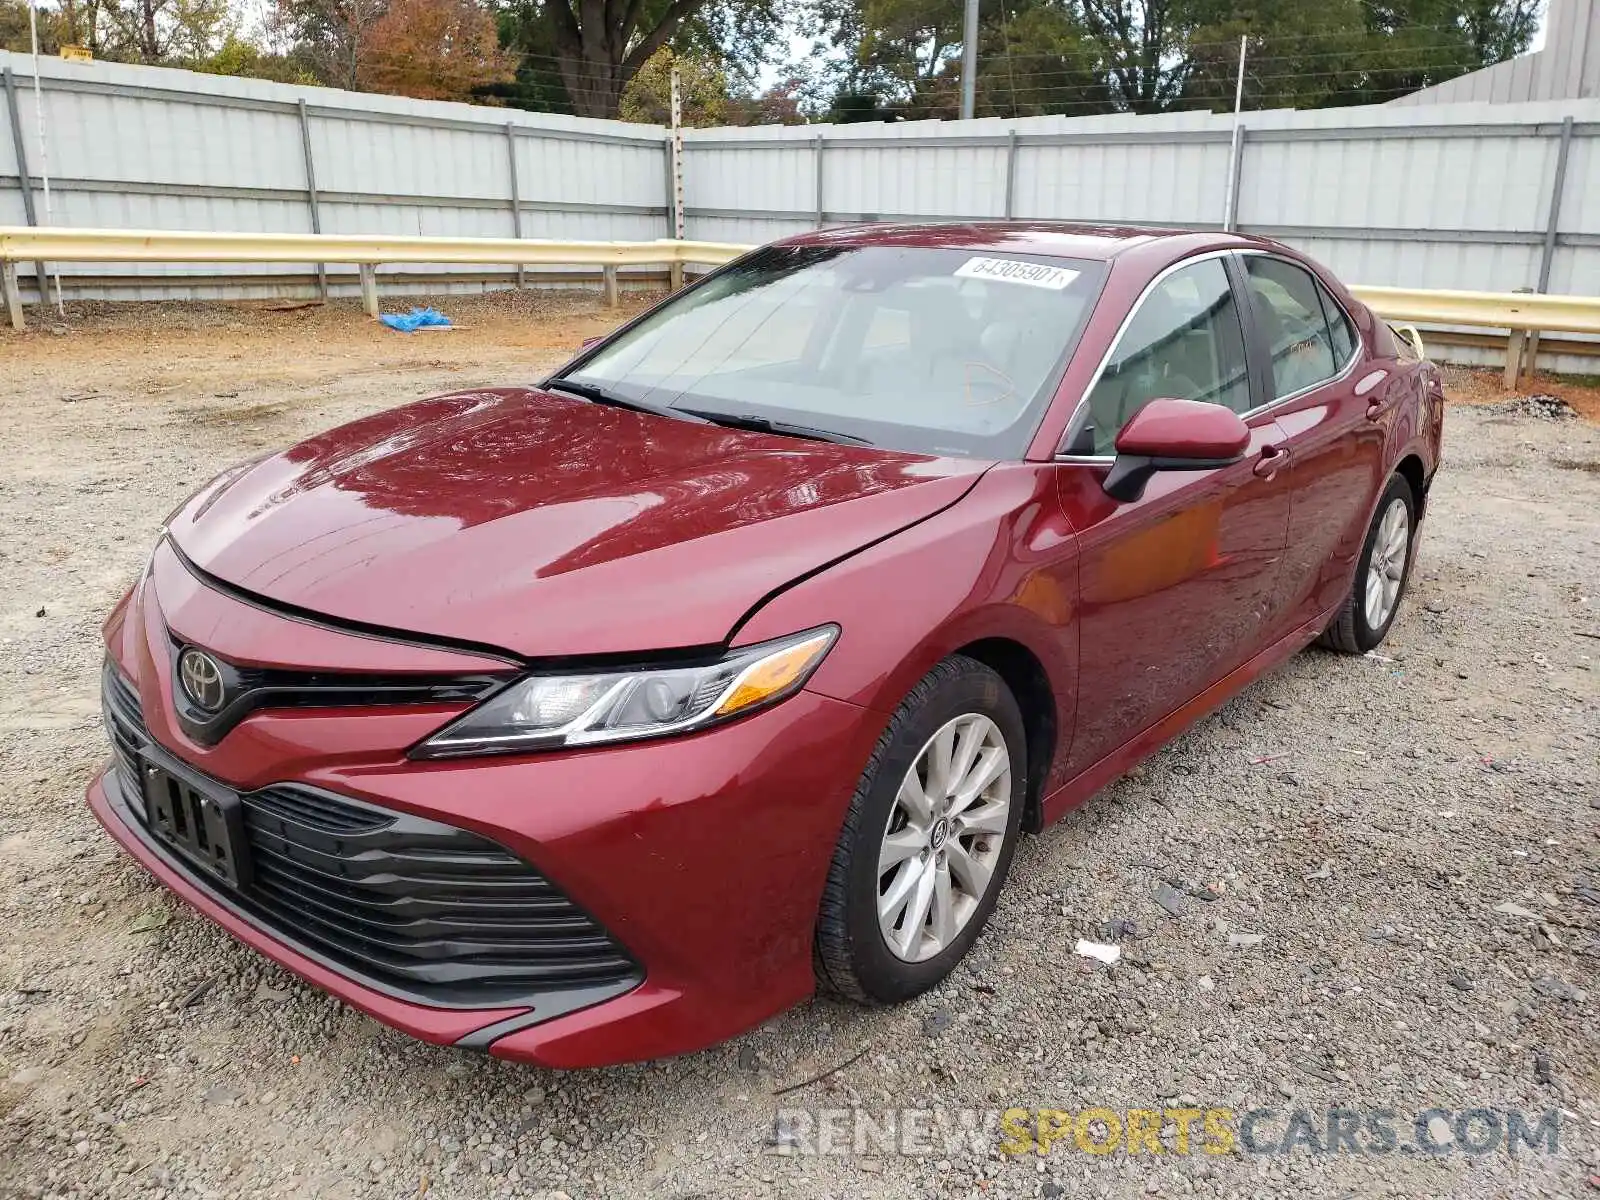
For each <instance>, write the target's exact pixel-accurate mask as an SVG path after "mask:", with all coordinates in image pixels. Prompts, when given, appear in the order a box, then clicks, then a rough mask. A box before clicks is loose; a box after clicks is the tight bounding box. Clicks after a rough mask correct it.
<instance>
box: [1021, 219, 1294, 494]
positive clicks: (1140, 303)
mask: <svg viewBox="0 0 1600 1200" xmlns="http://www.w3.org/2000/svg"><path fill="white" fill-rule="evenodd" d="M1236 253H1238V251H1237V250H1236V249H1235V248H1232V247H1230V248H1228V249H1226V250H1206V251H1204V252H1203V253H1200V254H1196V255H1192V256H1191V257H1189V258H1180V259H1179V260H1178V261H1177V262H1175V263H1169V264H1168V265H1167V266H1165V267H1163V268H1162V269H1161V271H1160V273H1159V274H1157V275H1156V276H1155V278H1153V279H1152V280H1150V282H1149V283H1147V284H1145V285H1144V290H1142V291H1141V292H1140V293H1139V298H1138V299H1137V300H1135V301H1134V302H1133V305H1132V306H1131V307H1130V308H1129V309H1128V314H1127V316H1125V317H1123V318H1122V322H1121V324H1119V325H1118V326H1117V332H1116V333H1115V334H1114V335H1113V336H1112V338H1111V344H1110V345H1108V346H1107V347H1106V352H1105V354H1103V355H1101V357H1100V363H1099V365H1098V366H1096V367H1095V369H1094V374H1093V375H1092V376H1090V378H1089V382H1088V384H1087V385H1086V386H1085V387H1084V389H1083V395H1081V396H1079V397H1078V402H1077V403H1076V404H1074V405H1073V406H1072V415H1071V416H1069V417H1068V418H1067V424H1066V428H1065V429H1063V430H1062V432H1061V440H1060V441H1059V442H1057V443H1056V453H1055V454H1054V455H1052V456H1051V459H1050V461H1051V462H1058V463H1108V462H1115V461H1116V457H1117V456H1116V455H1115V454H1064V453H1062V452H1061V447H1062V446H1064V445H1066V443H1067V436H1068V434H1069V433H1070V432H1071V430H1072V424H1073V422H1074V421H1076V420H1077V419H1078V414H1079V413H1080V412H1082V411H1083V408H1084V406H1085V405H1086V404H1088V403H1089V396H1090V394H1091V393H1093V391H1094V389H1095V388H1097V387H1098V386H1100V379H1101V376H1103V375H1104V374H1105V373H1106V367H1107V366H1108V365H1109V364H1110V362H1111V356H1112V355H1113V354H1115V353H1116V352H1117V347H1118V346H1119V345H1121V344H1122V338H1123V335H1124V334H1126V333H1127V332H1128V326H1129V325H1131V324H1133V318H1134V317H1136V316H1138V315H1139V310H1140V309H1141V308H1143V307H1144V302H1145V301H1146V300H1148V299H1149V298H1150V293H1151V292H1153V291H1155V290H1156V288H1158V287H1160V286H1161V284H1162V283H1163V282H1164V281H1165V280H1166V279H1167V277H1168V276H1170V275H1175V274H1177V272H1179V271H1181V270H1183V269H1184V268H1186V267H1192V266H1194V265H1195V264H1196V263H1202V262H1205V261H1207V260H1208V259H1213V258H1216V259H1225V258H1227V257H1228V256H1229V255H1230V254H1236ZM1107 278H1108V279H1109V273H1108V276H1107ZM1232 286H1233V283H1232V280H1230V281H1229V288H1230V289H1231V288H1232ZM1234 307H1235V308H1237V307H1238V303H1237V301H1236V302H1235V304H1234ZM1241 320H1242V318H1241ZM1248 352H1249V347H1248V345H1247V346H1246V353H1247V354H1248ZM1317 386H1318V387H1320V386H1322V385H1321V384H1318V385H1317Z"/></svg>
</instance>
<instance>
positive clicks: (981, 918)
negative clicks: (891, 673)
mask: <svg viewBox="0 0 1600 1200" xmlns="http://www.w3.org/2000/svg"><path fill="white" fill-rule="evenodd" d="M1027 761H1028V754H1027V742H1026V738H1025V735H1024V733H1023V726H1022V714H1021V713H1020V711H1019V710H1018V708H1017V702H1016V699H1015V697H1013V696H1012V694H1011V689H1010V688H1008V687H1007V686H1006V684H1005V681H1004V680H1003V679H1001V678H1000V676H999V675H998V674H996V673H995V672H994V671H993V670H991V669H990V668H988V667H986V666H984V665H983V664H982V663H980V662H977V661H976V660H974V659H970V658H966V657H964V656H962V655H955V656H952V657H951V658H948V659H946V660H945V661H944V662H942V663H940V664H939V665H938V666H937V667H935V668H934V669H933V670H932V671H930V672H929V673H928V674H927V675H926V676H925V677H924V678H923V679H922V681H921V682H920V683H918V684H917V686H916V687H914V688H913V689H912V690H911V694H910V695H908V696H907V697H906V698H905V700H904V701H902V702H901V704H900V707H899V708H898V709H897V710H896V711H895V714H894V717H893V718H892V719H891V720H890V722H889V727H888V728H887V729H886V730H884V733H883V736H882V737H880V738H879V739H878V743H877V746H876V747H875V748H874V750H873V753H872V757H871V759H870V760H869V761H868V763H867V769H866V771H865V772H864V773H863V775H862V777H861V781H860V783H859V784H858V785H857V787H856V791H855V795H854V796H853V797H852V798H851V802H850V811H849V813H848V814H847V816H846V817H845V823H844V828H843V830H842V831H841V832H840V835H839V844H838V846H837V847H836V848H835V850H834V855H833V862H832V864H831V865H830V867H829V870H828V881H827V886H826V888H825V889H824V892H823V899H822V908H821V911H820V912H819V913H818V917H817V936H816V966H817V979H818V983H819V984H820V985H821V986H822V987H824V988H825V989H827V990H829V991H832V992H835V993H837V994H839V995H843V996H847V997H849V998H851V999H854V1000H858V1001H862V1002H864V1003H888V1002H894V1001H899V1000H906V999H909V998H910V997H912V996H915V995H917V994H918V993H920V992H923V991H926V990H927V989H928V988H930V987H932V986H933V985H934V984H936V983H938V982H939V981H940V980H941V979H943V978H944V977H945V976H946V975H948V974H949V973H950V971H951V970H952V969H953V968H954V967H955V965H956V963H958V962H959V961H961V958H962V956H963V955H965V954H966V952H967V950H968V948H970V947H971V945H972V943H973V942H974V941H975V940H976V939H977V936H978V933H979V931H980V930H981V929H982V928H983V925H984V922H985V921H987V920H988V918H989V913H990V911H991V910H992V909H993V908H994V904H995V899H996V897H997V896H998V894H999V891H1000V886H1001V883H1002V882H1003V881H1004V879H1005V876H1006V871H1007V869H1008V868H1009V867H1010V865H1011V856H1012V854H1013V853H1014V852H1015V850H1016V844H1017V838H1018V836H1019V831H1020V829H1021V825H1022V809H1023V803H1024V798H1025V797H1026V795H1027V788H1028V781H1027Z"/></svg>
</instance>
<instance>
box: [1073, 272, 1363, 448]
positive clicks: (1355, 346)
mask: <svg viewBox="0 0 1600 1200" xmlns="http://www.w3.org/2000/svg"><path fill="white" fill-rule="evenodd" d="M1233 253H1235V254H1237V255H1238V256H1239V257H1240V258H1244V257H1245V256H1247V255H1248V256H1251V257H1256V258H1272V259H1276V260H1277V261H1278V262H1281V263H1284V264H1286V265H1288V266H1291V267H1297V268H1298V269H1300V270H1302V271H1304V272H1305V273H1306V274H1307V275H1309V276H1311V282H1312V283H1314V284H1315V285H1316V286H1317V288H1318V290H1319V291H1321V292H1325V293H1326V294H1327V297H1328V299H1330V300H1332V301H1333V303H1334V305H1335V306H1336V307H1337V308H1338V309H1339V311H1340V312H1341V313H1342V314H1344V319H1345V320H1346V321H1349V322H1350V329H1351V332H1352V333H1353V334H1354V336H1353V337H1352V338H1351V339H1350V360H1349V361H1348V362H1346V363H1345V364H1344V366H1342V367H1340V368H1339V370H1337V371H1335V372H1334V373H1333V374H1332V375H1329V376H1328V377H1327V378H1326V379H1319V380H1317V382H1316V383H1313V384H1310V385H1309V386H1307V387H1303V388H1300V389H1299V390H1298V391H1294V392H1290V393H1289V394H1288V395H1287V396H1278V397H1277V398H1275V399H1273V400H1269V401H1268V402H1267V403H1266V404H1263V405H1262V406H1261V407H1260V408H1252V409H1251V410H1250V411H1249V412H1247V413H1240V414H1239V415H1240V418H1241V419H1242V420H1248V419H1249V418H1251V417H1257V416H1260V415H1261V414H1262V413H1265V412H1270V411H1272V410H1273V409H1274V408H1277V407H1278V405H1280V404H1287V403H1289V402H1290V401H1291V400H1298V399H1300V397H1302V396H1309V395H1310V394H1311V393H1312V392H1315V391H1318V390H1319V389H1321V388H1325V387H1327V386H1328V385H1329V384H1333V383H1339V382H1340V381H1342V380H1343V379H1344V378H1345V377H1346V376H1348V375H1349V374H1350V373H1351V372H1352V371H1354V370H1355V368H1356V364H1357V363H1359V362H1360V361H1361V327H1360V326H1359V325H1357V324H1356V322H1355V318H1354V317H1352V316H1351V315H1350V312H1349V310H1348V309H1346V308H1345V306H1344V304H1343V302H1342V301H1340V299H1339V297H1337V296H1335V295H1334V294H1333V292H1332V291H1331V290H1330V289H1329V288H1328V285H1327V284H1325V283H1323V282H1322V280H1321V279H1320V278H1319V277H1318V275H1317V273H1316V272H1315V271H1313V270H1312V269H1311V268H1310V267H1308V266H1306V264H1305V263H1300V262H1295V260H1294V259H1292V258H1285V257H1284V256H1283V255H1281V254H1276V253H1274V252H1273V251H1271V250H1256V249H1241V250H1236V251H1234V252H1233ZM1329 334H1330V337H1331V335H1332V330H1329ZM1329 349H1332V346H1331V344H1330V346H1329ZM1267 367H1268V371H1269V374H1270V370H1271V367H1272V364H1271V363H1268V364H1267ZM1073 415H1074V416H1076V415H1077V414H1076V413H1074V414H1073Z"/></svg>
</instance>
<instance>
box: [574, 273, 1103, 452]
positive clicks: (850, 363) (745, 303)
mask: <svg viewBox="0 0 1600 1200" xmlns="http://www.w3.org/2000/svg"><path fill="white" fill-rule="evenodd" d="M1103 274H1104V264H1102V263H1098V262H1089V261H1083V260H1078V259H1066V258H1053V257H1046V256H1042V255H1033V254H1012V253H1009V252H1000V251H996V252H992V253H990V254H976V253H974V252H972V251H970V250H949V249H927V248H920V247H902V246H775V247H768V248H766V249H763V250H759V251H757V252H756V253H754V254H752V255H750V256H749V257H748V258H745V259H743V260H741V261H740V262H738V263H736V264H734V265H733V266H731V267H729V268H727V269H726V270H724V271H721V272H719V273H717V274H716V275H714V276H712V277H711V278H709V279H707V280H706V281H705V282H703V283H701V284H700V285H699V286H697V287H695V288H693V289H692V290H690V291H688V292H686V293H684V295H683V296H682V298H680V299H678V300H674V301H672V302H670V303H668V304H666V305H665V306H663V307H662V308H660V309H659V310H657V311H656V312H653V313H651V314H650V315H649V316H648V317H646V318H645V319H644V320H642V321H640V322H639V323H638V324H637V325H634V326H633V327H632V328H630V329H628V330H625V331H624V332H623V333H621V334H619V335H618V336H617V337H616V338H615V339H614V340H612V341H610V342H609V343H607V344H606V345H604V346H602V347H600V348H598V349H597V350H595V351H594V352H593V353H592V354H591V355H590V357H588V358H587V359H585V360H584V361H583V362H582V363H581V364H580V365H579V366H577V367H575V368H573V369H572V370H570V371H568V372H566V373H565V375H564V376H563V378H568V379H571V380H573V381H575V382H578V383H583V384H589V385H591V386H594V387H600V388H604V389H605V390H606V391H607V392H609V393H612V394H613V395H615V396H619V397H621V398H623V399H625V400H632V401H640V402H644V403H648V404H652V405H668V406H671V407H672V408H675V409H681V410H685V411H694V412H698V413H701V414H703V415H705V416H713V415H717V416H726V417H729V418H747V419H748V418H757V419H761V420H767V421H771V422H772V423H773V425H774V426H775V427H788V428H789V429H790V430H791V431H792V430H793V429H794V428H795V427H801V428H810V429H813V430H817V431H825V432H829V433H833V434H836V435H840V436H841V437H845V438H849V439H852V440H863V441H866V442H870V443H871V444H872V445H875V446H884V447H888V448H891V449H896V450H909V451H914V452H918V453H927V454H947V455H959V456H968V457H978V458H1020V457H1021V455H1022V453H1023V452H1024V451H1025V450H1026V448H1027V445H1028V442H1029V440H1030V439H1031V438H1032V436H1033V432H1034V430H1035V428H1036V427H1037V425H1038V423H1039V419H1040V417H1041V415H1042V413H1043V410H1044V406H1045V405H1046V404H1047V403H1048V402H1049V399H1050V396H1051V394H1052V392H1053V390H1054V388H1055V384H1056V383H1057V381H1058V380H1059V379H1060V377H1061V372H1062V370H1063V369H1064V368H1065V366H1066V362H1067V359H1068V357H1069V355H1070V353H1071V350H1072V348H1073V347H1074V345H1075V344H1076V343H1077V339H1078V334H1079V332H1080V331H1081V329H1082V327H1083V324H1084V321H1085V319H1086V318H1087V316H1088V314H1089V311H1090V309H1091V308H1093V306H1094V300H1095V297H1096V296H1097V295H1098V294H1099V290H1100V282H1101V279H1102V276H1103Z"/></svg>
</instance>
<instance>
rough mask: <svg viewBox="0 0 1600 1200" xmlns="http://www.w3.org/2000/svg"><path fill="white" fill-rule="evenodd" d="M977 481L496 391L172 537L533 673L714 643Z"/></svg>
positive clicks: (305, 467) (218, 568)
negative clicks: (558, 659) (492, 652)
mask: <svg viewBox="0 0 1600 1200" xmlns="http://www.w3.org/2000/svg"><path fill="white" fill-rule="evenodd" d="M989 465H990V464H988V463H985V462H980V461H975V460H967V459H950V458H930V457H926V456H921V455H913V454H903V453H898V452H887V451H882V450H876V449H871V448H864V447H855V446H841V445H835V444H832V443H828V442H816V441H803V440H799V439H796V438H786V437H776V436H770V435H766V434H759V433H751V432H748V431H743V430H734V429H727V428H722V427H719V426H714V425H701V424H693V423H690V422H686V421H678V420H673V419H671V418H666V417H658V416H653V415H650V414H647V413H638V412H633V411H629V410H624V409H616V408H607V407H602V406H600V405H597V404H590V403H588V402H586V401H582V400H575V399H571V398H568V397H566V396H558V395H555V394H552V393H549V392H543V391H537V390H530V389H495V390H489V391H473V392H459V393H454V394H451V395H448V396H440V397H437V398H435V399H432V400H425V401H422V402H420V403H417V404H413V405H409V406H407V407H405V408H400V409H395V410H391V411H388V412H384V413H380V414H378V415H376V416H372V417H368V418H366V419H364V420H360V421H357V422H355V423H353V424H350V425H346V426H344V427H342V428H340V429H335V430H333V431H331V432H329V433H326V434H322V435H320V436H318V437H315V438H312V439H310V440H309V441H305V442H302V443H300V444H299V445H298V446H295V447H293V448H292V449H289V450H287V451H284V452H283V453H281V454H277V455H274V456H272V457H270V458H266V459H264V460H261V461H260V462H257V463H254V464H251V465H249V466H247V467H243V468H237V469H235V470H234V471H233V472H228V473H225V474H224V475H223V476H221V477H220V478H219V479H218V481H216V482H215V483H213V484H212V485H210V486H208V487H206V488H203V489H201V491H200V492H199V493H197V494H196V495H195V496H194V497H193V498H192V499H191V500H190V501H189V502H188V503H187V504H185V505H184V507H183V508H182V509H180V510H179V512H178V513H176V514H174V516H173V518H172V519H171V520H170V521H169V523H168V527H169V531H170V535H171V537H172V539H173V541H174V542H175V543H176V545H177V546H178V548H179V549H180V550H181V551H182V552H183V554H184V556H185V557H186V558H188V559H189V561H190V562H191V563H192V564H193V565H194V566H196V567H198V568H200V570H201V571H203V572H205V573H207V574H209V575H211V576H214V577H215V578H217V579H220V580H222V581H223V582H224V583H227V584H231V585H233V586H234V587H236V588H238V589H240V590H242V591H244V592H247V593H251V594H253V595H256V596H259V597H262V598H265V599H266V600H269V601H275V602H278V603H279V604H283V605H286V606H292V607H294V608H297V609H303V610H308V611H310V612H312V613H317V614H322V615H325V616H327V617H331V618H334V619H336V620H339V621H343V622H348V623H357V624H360V625H366V626H375V627H380V628H382V629H386V630H393V631H396V632H404V633H410V634H418V635H424V636H431V637H436V638H440V639H447V640H450V641H455V642H462V643H470V644H473V645H476V646H483V647H493V648H497V649H501V650H506V651H510V652H512V653H514V654H517V655H521V656H525V657H544V656H566V655H594V654H608V653H632V652H638V651H645V650H652V649H668V648H678V647H693V646H710V645H715V644H718V643H720V642H722V641H724V640H725V639H726V638H727V637H728V636H729V634H730V633H731V632H732V631H733V629H734V627H735V625H736V624H737V623H738V622H739V621H740V619H741V618H742V617H743V616H744V615H745V614H746V613H748V612H749V611H750V610H751V609H752V608H753V607H755V606H756V605H757V604H759V603H760V602H761V600H762V599H763V598H764V597H766V596H768V595H769V594H771V593H772V592H773V591H774V590H776V589H779V588H781V587H783V586H784V585H785V584H787V583H789V582H790V581H792V580H794V579H796V578H797V577H799V576H801V575H804V574H807V573H808V572H811V571H814V570H816V569H817V568H819V567H822V566H824V565H826V564H828V563H830V562H833V561H835V560H837V559H839V558H841V557H843V556H845V555H848V554H850V553H852V552H854V551H856V550H859V549H860V548H861V547H863V546H865V545H867V544H869V543H871V542H874V541H877V540H879V539H881V538H883V537H885V536H887V535H889V534H891V533H894V532H896V531H897V530H900V529H904V528H905V527H907V526H909V525H912V524H915V523H916V522H918V521H920V520H923V519H924V518H926V517H928V516H929V515H931V514H932V513H935V512H937V511H939V510H940V509H941V508H944V507H946V506H948V505H950V504H952V503H954V502H955V501H956V500H958V499H959V498H960V497H961V496H962V495H963V494H964V493H965V492H966V491H967V490H968V489H969V488H970V487H971V486H972V484H973V482H974V481H975V480H976V479H977V477H978V476H979V475H981V474H982V473H983V471H984V470H985V469H986V468H987V467H988V466H989Z"/></svg>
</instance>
